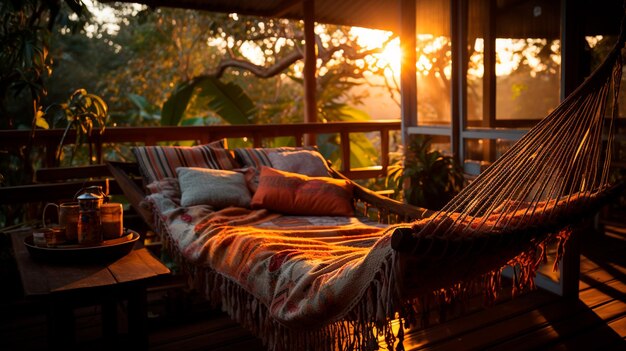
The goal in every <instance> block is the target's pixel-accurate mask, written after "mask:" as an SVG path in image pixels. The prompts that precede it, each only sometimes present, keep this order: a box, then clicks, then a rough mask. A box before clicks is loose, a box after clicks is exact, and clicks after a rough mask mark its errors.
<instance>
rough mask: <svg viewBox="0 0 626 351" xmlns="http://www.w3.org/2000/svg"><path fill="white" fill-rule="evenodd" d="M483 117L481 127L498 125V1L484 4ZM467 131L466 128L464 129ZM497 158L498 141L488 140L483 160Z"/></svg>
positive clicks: (484, 146)
mask: <svg viewBox="0 0 626 351" xmlns="http://www.w3.org/2000/svg"><path fill="white" fill-rule="evenodd" d="M483 6H484V11H483V13H484V14H485V18H483V23H484V31H483V43H484V45H483V57H484V58H483V67H484V72H485V73H484V76H483V116H482V123H481V126H482V127H485V128H493V127H495V125H496V14H497V11H496V10H497V4H496V0H486V1H485V2H484V4H483ZM464 129H465V128H464ZM495 158H496V141H495V140H494V139H489V140H487V142H486V143H483V159H485V160H486V161H490V162H492V161H494V160H495Z"/></svg>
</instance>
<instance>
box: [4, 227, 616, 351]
mask: <svg viewBox="0 0 626 351" xmlns="http://www.w3.org/2000/svg"><path fill="white" fill-rule="evenodd" d="M4 271H5V275H6V271H7V270H6V269H5V270H4ZM9 278H10V277H9ZM5 281H6V280H5ZM173 283H174V284H173V285H172V286H161V287H159V288H156V289H154V290H152V291H151V292H150V294H149V299H150V302H149V321H150V322H149V327H150V339H149V341H150V349H151V350H162V351H167V350H177V351H184V350H224V351H226V350H264V348H263V347H262V345H261V343H260V341H259V340H258V339H256V338H255V337H254V336H252V335H251V334H250V333H249V332H247V331H246V330H244V329H243V328H241V327H240V326H239V325H238V324H237V323H235V322H233V321H231V320H230V319H229V318H228V317H227V316H226V315H224V314H223V313H221V312H219V311H215V310H213V309H211V307H210V306H208V304H207V303H205V302H203V301H202V300H201V299H199V298H195V297H194V296H193V295H191V294H189V293H185V292H184V290H182V289H181V288H180V285H177V284H175V283H176V281H174V282H173ZM15 285H19V283H16V282H14V281H13V282H11V279H9V284H7V285H5V284H3V287H2V289H3V292H2V295H0V296H1V297H2V301H1V302H0V350H40V349H45V345H46V344H45V340H46V339H45V333H46V330H45V317H44V315H43V314H42V313H41V311H42V308H43V307H42V306H38V305H36V304H33V303H30V302H28V301H24V300H23V299H21V298H20V296H19V291H17V290H16V289H15V288H14V287H15ZM120 308H123V306H121V307H120ZM96 312H98V311H97V307H88V308H84V309H80V310H77V311H76V315H77V326H78V328H79V330H78V331H77V338H78V340H79V342H81V344H80V345H81V349H89V350H99V349H105V348H106V347H105V346H103V345H102V340H100V339H99V328H100V321H99V317H98V316H97V313H96ZM122 312H123V311H122ZM120 327H121V328H122V329H123V328H124V325H121V326H120ZM625 338H626V229H625V228H621V227H613V228H608V229H607V232H606V235H595V236H594V235H587V236H585V237H584V238H583V252H582V255H581V276H580V297H579V299H564V298H560V297H558V296H556V295H554V294H551V293H549V292H545V291H541V290H537V291H534V292H531V293H528V294H526V295H523V296H521V297H517V298H515V299H512V300H511V299H504V300H503V301H502V302H499V303H498V304H496V305H495V306H492V307H489V308H487V309H477V310H475V311H473V312H471V313H468V314H465V315H463V316H462V317H458V318H455V319H452V320H450V321H448V322H446V323H444V324H439V325H435V326H433V327H430V328H428V329H424V330H416V331H411V332H409V333H408V334H407V335H406V338H405V341H404V347H405V349H406V350H455V351H456V350H507V351H509V350H626V339H625ZM106 349H109V348H106Z"/></svg>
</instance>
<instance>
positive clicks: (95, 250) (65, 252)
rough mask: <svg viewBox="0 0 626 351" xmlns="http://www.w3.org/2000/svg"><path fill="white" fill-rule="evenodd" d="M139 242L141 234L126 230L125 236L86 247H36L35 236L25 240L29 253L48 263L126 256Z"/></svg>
mask: <svg viewBox="0 0 626 351" xmlns="http://www.w3.org/2000/svg"><path fill="white" fill-rule="evenodd" d="M137 240H139V233H137V232H135V231H132V230H126V231H125V234H124V235H123V236H122V237H120V238H117V239H111V240H105V241H103V242H102V244H100V245H93V246H85V245H80V244H74V245H59V246H56V247H41V246H35V244H34V243H33V236H32V235H29V236H27V237H26V238H24V245H25V246H26V249H28V253H29V254H30V255H31V257H33V258H35V259H42V260H46V261H63V262H66V261H74V262H85V261H98V260H104V259H114V258H119V257H122V256H125V255H126V254H128V253H129V252H130V251H132V249H133V246H135V243H136V242H137Z"/></svg>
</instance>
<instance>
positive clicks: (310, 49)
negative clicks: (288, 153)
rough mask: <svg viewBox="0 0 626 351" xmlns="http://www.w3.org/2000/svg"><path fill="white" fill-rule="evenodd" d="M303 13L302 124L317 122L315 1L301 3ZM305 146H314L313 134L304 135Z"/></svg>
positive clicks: (309, 0) (306, 0) (308, 0)
mask: <svg viewBox="0 0 626 351" xmlns="http://www.w3.org/2000/svg"><path fill="white" fill-rule="evenodd" d="M302 6H303V12H304V41H305V43H304V44H305V46H304V71H303V72H302V74H303V78H304V122H305V123H315V122H317V98H316V96H315V90H316V71H317V54H316V52H315V49H316V44H315V1H314V0H305V1H304V2H303V3H302ZM304 144H305V145H315V144H316V143H315V134H305V136H304Z"/></svg>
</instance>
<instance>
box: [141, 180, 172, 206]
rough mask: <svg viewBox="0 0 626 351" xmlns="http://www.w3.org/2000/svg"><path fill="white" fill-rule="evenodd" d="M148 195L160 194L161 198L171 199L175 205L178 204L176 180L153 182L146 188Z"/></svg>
mask: <svg viewBox="0 0 626 351" xmlns="http://www.w3.org/2000/svg"><path fill="white" fill-rule="evenodd" d="M146 188H148V190H149V191H150V194H157V193H160V194H162V195H163V196H165V197H167V198H170V199H172V201H174V202H175V203H180V185H179V184H178V179H176V178H169V177H167V178H163V179H161V180H155V181H154V182H152V183H150V184H148V185H147V186H146Z"/></svg>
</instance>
